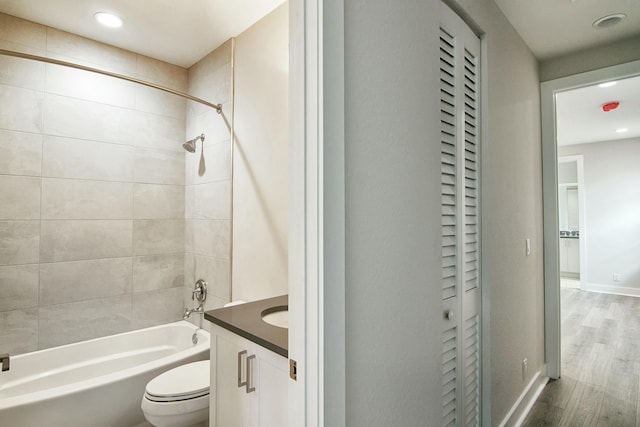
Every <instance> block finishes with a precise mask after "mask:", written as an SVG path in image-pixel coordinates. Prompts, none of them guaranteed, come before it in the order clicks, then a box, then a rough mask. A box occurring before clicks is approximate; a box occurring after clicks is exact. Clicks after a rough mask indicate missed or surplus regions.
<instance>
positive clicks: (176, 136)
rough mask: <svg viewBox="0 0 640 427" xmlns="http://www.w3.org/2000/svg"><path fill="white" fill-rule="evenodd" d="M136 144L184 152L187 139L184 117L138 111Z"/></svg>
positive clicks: (136, 117)
mask: <svg viewBox="0 0 640 427" xmlns="http://www.w3.org/2000/svg"><path fill="white" fill-rule="evenodd" d="M135 127H136V128H135V145H136V146H137V147H145V148H156V149H159V150H165V151H176V152H178V153H184V149H183V148H182V144H183V143H184V142H185V141H186V139H185V123H184V120H183V119H178V118H175V117H169V116H160V115H158V114H152V113H145V112H142V111H136V116H135Z"/></svg>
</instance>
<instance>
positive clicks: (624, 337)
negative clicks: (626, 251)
mask: <svg viewBox="0 0 640 427" xmlns="http://www.w3.org/2000/svg"><path fill="white" fill-rule="evenodd" d="M561 292H562V368H561V369H562V370H561V378H560V379H559V380H555V381H551V382H550V383H549V384H547V386H546V387H545V389H544V391H543V392H542V394H541V396H540V397H539V399H538V401H537V402H536V404H535V406H534V407H533V408H532V410H531V412H530V413H529V415H528V417H527V419H526V420H525V422H524V424H523V425H524V426H525V427H532V426H572V427H573V426H575V427H578V426H579V427H585V426H598V427H604V426H612V427H613V426H615V427H627V426H630V427H640V403H639V399H640V298H635V297H626V296H619V295H608V294H599V293H594V292H585V291H580V290H579V289H572V288H565V287H563V288H561Z"/></svg>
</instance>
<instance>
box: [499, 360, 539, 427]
mask: <svg viewBox="0 0 640 427" xmlns="http://www.w3.org/2000/svg"><path fill="white" fill-rule="evenodd" d="M546 372H547V366H546V365H545V366H543V367H542V369H541V370H539V371H538V372H536V374H535V375H534V376H533V378H532V379H531V381H530V382H529V384H527V387H526V388H525V389H524V390H523V392H522V394H520V397H519V398H518V400H516V403H514V405H513V406H512V407H511V410H510V411H509V413H508V414H507V416H506V417H504V420H502V422H501V423H500V427H519V426H521V425H522V423H523V422H524V420H525V418H527V415H528V414H529V411H530V410H531V408H532V407H533V404H534V403H536V400H537V399H538V396H540V393H542V390H543V389H544V386H546V385H547V381H549V377H547V376H546Z"/></svg>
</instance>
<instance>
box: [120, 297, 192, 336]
mask: <svg viewBox="0 0 640 427" xmlns="http://www.w3.org/2000/svg"><path fill="white" fill-rule="evenodd" d="M183 289H184V288H182V287H179V288H171V289H163V290H159V291H151V292H140V293H134V294H133V322H132V328H133V329H140V328H148V327H150V326H155V325H161V324H163V323H168V322H175V321H176V320H181V319H182V314H183V312H184V306H183V292H184V290H183Z"/></svg>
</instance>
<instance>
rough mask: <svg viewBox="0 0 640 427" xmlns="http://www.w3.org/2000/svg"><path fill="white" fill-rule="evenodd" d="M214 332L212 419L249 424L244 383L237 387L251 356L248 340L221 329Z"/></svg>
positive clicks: (229, 426) (232, 426)
mask: <svg viewBox="0 0 640 427" xmlns="http://www.w3.org/2000/svg"><path fill="white" fill-rule="evenodd" d="M212 332H213V333H215V346H216V348H215V354H216V361H215V362H216V381H215V384H216V388H215V395H214V396H212V402H213V401H215V405H216V406H215V418H211V419H212V420H213V419H215V420H216V424H215V425H216V426H218V427H249V426H252V425H255V424H254V423H253V422H252V418H254V417H253V416H252V415H253V414H252V405H251V398H250V395H248V394H247V392H246V388H245V386H242V387H238V380H239V379H238V376H239V375H240V376H241V379H242V380H245V379H246V378H247V376H246V375H247V373H246V360H247V357H248V356H250V355H251V354H250V351H251V345H250V342H249V341H247V340H245V339H243V338H240V337H238V336H236V335H233V334H230V333H226V331H223V330H221V329H214V330H212ZM212 391H213V390H212Z"/></svg>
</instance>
